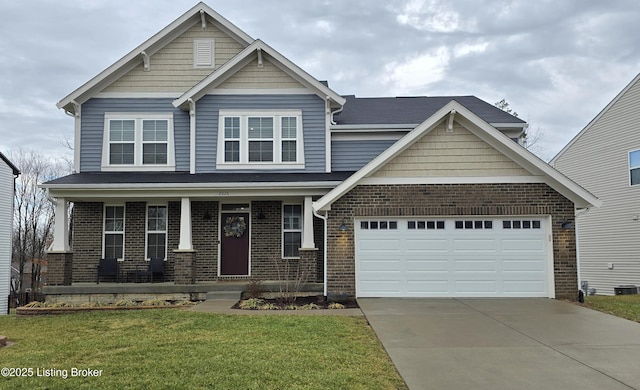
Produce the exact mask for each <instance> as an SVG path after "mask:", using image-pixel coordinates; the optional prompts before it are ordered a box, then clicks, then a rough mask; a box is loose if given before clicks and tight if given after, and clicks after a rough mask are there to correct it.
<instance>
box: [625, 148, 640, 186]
mask: <svg viewBox="0 0 640 390" xmlns="http://www.w3.org/2000/svg"><path fill="white" fill-rule="evenodd" d="M631 153H640V149H634V150H630V151H629V153H628V154H627V173H628V175H629V187H636V186H640V183H638V184H631V170H632V169H640V167H638V168H631Z"/></svg>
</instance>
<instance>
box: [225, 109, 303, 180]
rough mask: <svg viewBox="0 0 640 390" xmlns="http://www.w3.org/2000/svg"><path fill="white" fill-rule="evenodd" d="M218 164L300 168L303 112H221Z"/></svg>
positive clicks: (249, 167)
mask: <svg viewBox="0 0 640 390" xmlns="http://www.w3.org/2000/svg"><path fill="white" fill-rule="evenodd" d="M219 123H220V129H219V137H218V139H219V142H218V154H217V155H218V157H217V167H218V168H220V169H283V168H284V169H303V168H304V145H303V141H302V112H301V111H299V110H286V111H259V112H257V111H224V110H222V111H220V120H219Z"/></svg>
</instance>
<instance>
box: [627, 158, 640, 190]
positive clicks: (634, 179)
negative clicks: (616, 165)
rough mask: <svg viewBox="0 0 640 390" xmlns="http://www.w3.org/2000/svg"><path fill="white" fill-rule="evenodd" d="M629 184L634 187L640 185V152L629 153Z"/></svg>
mask: <svg viewBox="0 0 640 390" xmlns="http://www.w3.org/2000/svg"><path fill="white" fill-rule="evenodd" d="M629 182H630V183H631V185H632V186H634V185H636V184H640V150H634V151H633V152H629Z"/></svg>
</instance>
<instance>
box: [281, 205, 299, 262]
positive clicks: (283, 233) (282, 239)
mask: <svg viewBox="0 0 640 390" xmlns="http://www.w3.org/2000/svg"><path fill="white" fill-rule="evenodd" d="M285 206H300V229H285V228H284V208H285ZM281 214H282V220H281V222H280V226H281V229H282V235H281V242H282V244H281V245H280V246H281V247H282V251H281V252H282V253H281V254H282V258H283V259H299V258H300V252H299V251H298V256H289V257H287V256H285V253H284V235H285V233H300V246H302V241H303V238H304V205H303V204H301V203H283V204H282V213H281ZM299 249H300V248H298V250H299Z"/></svg>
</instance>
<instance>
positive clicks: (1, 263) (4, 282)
mask: <svg viewBox="0 0 640 390" xmlns="http://www.w3.org/2000/svg"><path fill="white" fill-rule="evenodd" d="M12 221H13V170H12V169H11V168H10V167H9V166H8V165H7V164H5V163H4V161H2V160H0V315H3V314H6V313H7V304H8V297H9V283H10V280H11V226H12Z"/></svg>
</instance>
